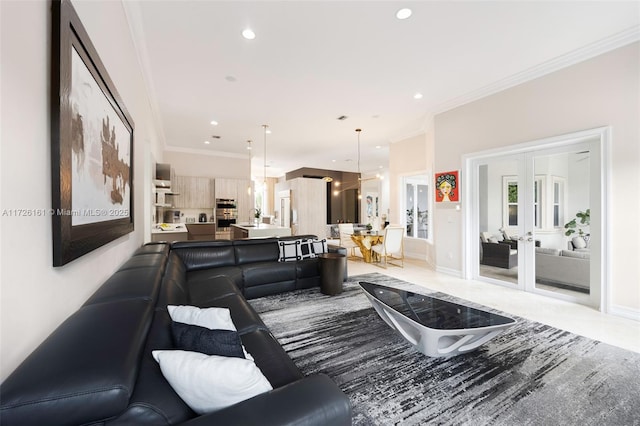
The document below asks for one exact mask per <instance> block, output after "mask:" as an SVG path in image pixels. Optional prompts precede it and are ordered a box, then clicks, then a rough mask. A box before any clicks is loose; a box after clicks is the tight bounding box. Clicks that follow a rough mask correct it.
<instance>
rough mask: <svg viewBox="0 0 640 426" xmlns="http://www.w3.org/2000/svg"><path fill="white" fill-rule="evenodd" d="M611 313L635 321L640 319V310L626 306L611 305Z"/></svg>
mask: <svg viewBox="0 0 640 426" xmlns="http://www.w3.org/2000/svg"><path fill="white" fill-rule="evenodd" d="M609 313H610V314H611V315H615V316H618V317H622V318H627V319H630V320H634V321H640V310H639V309H633V308H628V307H626V306H620V305H611V309H610V311H609Z"/></svg>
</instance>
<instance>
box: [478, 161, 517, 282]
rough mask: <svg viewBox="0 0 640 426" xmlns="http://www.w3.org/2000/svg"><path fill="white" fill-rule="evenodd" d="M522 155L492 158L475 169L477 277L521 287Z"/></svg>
mask: <svg viewBox="0 0 640 426" xmlns="http://www.w3.org/2000/svg"><path fill="white" fill-rule="evenodd" d="M522 161H523V160H522V156H521V155H515V156H508V157H498V158H491V159H488V160H487V161H484V162H483V163H482V164H479V166H478V207H479V208H478V234H479V235H478V244H479V256H478V262H479V269H478V271H479V275H480V276H481V277H483V278H486V279H488V280H490V281H496V282H497V283H499V284H502V285H507V286H512V287H522V285H523V283H521V277H520V270H521V269H520V268H519V267H518V264H519V262H520V260H519V253H518V235H519V234H520V227H521V226H522V225H523V222H522V198H521V193H520V192H521V191H520V189H521V187H522V184H523V182H522V179H521V178H520V177H519V175H521V174H522V173H521V169H522V166H523V163H522Z"/></svg>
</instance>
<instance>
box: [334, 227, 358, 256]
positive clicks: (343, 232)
mask: <svg viewBox="0 0 640 426" xmlns="http://www.w3.org/2000/svg"><path fill="white" fill-rule="evenodd" d="M338 232H339V233H340V246H341V247H344V248H346V249H351V258H355V257H357V256H356V248H358V245H357V244H356V243H355V242H354V241H353V240H352V239H351V235H353V232H354V231H353V223H339V224H338Z"/></svg>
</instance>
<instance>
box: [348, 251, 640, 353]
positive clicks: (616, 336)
mask: <svg viewBox="0 0 640 426" xmlns="http://www.w3.org/2000/svg"><path fill="white" fill-rule="evenodd" d="M348 271H349V275H350V276H351V275H359V274H366V273H370V272H379V273H381V274H386V275H390V276H393V277H396V278H398V279H402V280H404V281H408V282H410V283H413V284H417V285H421V286H424V287H426V288H429V289H431V290H436V291H441V292H443V293H447V294H450V295H452V296H456V297H460V298H462V299H466V300H470V301H473V302H476V303H480V304H483V305H485V306H490V307H492V308H495V309H499V310H501V311H504V312H506V313H510V314H513V315H518V316H521V317H523V318H527V319H530V320H533V321H537V322H540V323H543V324H547V325H550V326H553V327H556V328H559V329H562V330H567V331H570V332H572V333H575V334H578V335H581V336H585V337H589V338H591V339H596V340H600V341H602V342H605V343H608V344H611V345H615V346H618V347H621V348H624V349H628V350H631V351H635V352H639V353H640V322H639V321H634V320H630V319H626V318H620V317H617V316H612V315H606V314H603V313H601V312H598V311H596V310H594V309H592V308H589V307H586V306H582V305H577V304H573V303H569V302H565V301H562V300H556V299H553V298H549V297H545V296H541V295H537V294H531V293H526V292H523V291H519V290H514V289H510V288H506V287H502V286H498V285H493V284H489V283H484V282H480V281H473V280H463V279H461V278H457V277H454V276H451V275H446V274H442V273H438V272H435V271H434V270H433V269H432V268H430V267H429V266H428V265H427V263H426V262H424V261H420V260H415V259H406V260H405V262H404V268H400V267H397V266H389V267H388V268H387V269H384V268H381V267H379V266H376V265H373V264H368V263H365V262H363V261H359V260H349V261H348Z"/></svg>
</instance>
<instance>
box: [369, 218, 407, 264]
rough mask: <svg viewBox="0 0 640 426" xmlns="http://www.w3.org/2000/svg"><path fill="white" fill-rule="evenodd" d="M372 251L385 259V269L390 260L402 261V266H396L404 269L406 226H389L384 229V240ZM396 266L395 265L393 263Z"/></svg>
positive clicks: (373, 247) (372, 248)
mask: <svg viewBox="0 0 640 426" xmlns="http://www.w3.org/2000/svg"><path fill="white" fill-rule="evenodd" d="M371 250H372V251H373V252H375V253H376V254H378V256H379V257H380V259H381V260H382V259H384V268H386V267H387V264H388V263H391V262H390V260H400V261H401V264H400V265H398V264H395V265H396V266H400V267H402V268H404V226H399V225H389V226H387V227H386V228H385V229H384V239H383V240H382V242H381V243H380V244H376V245H374V246H372V247H371ZM391 264H392V265H394V263H391Z"/></svg>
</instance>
